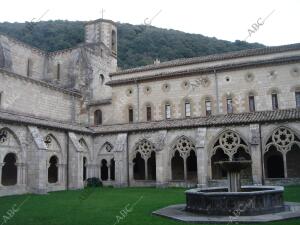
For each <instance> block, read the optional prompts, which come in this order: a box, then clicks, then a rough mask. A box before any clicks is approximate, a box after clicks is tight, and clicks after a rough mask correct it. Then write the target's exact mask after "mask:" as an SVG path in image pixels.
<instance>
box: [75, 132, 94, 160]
mask: <svg viewBox="0 0 300 225" xmlns="http://www.w3.org/2000/svg"><path fill="white" fill-rule="evenodd" d="M78 142H79V145H80V146H81V148H82V151H83V155H84V156H85V157H87V160H88V162H90V161H91V152H90V148H89V146H88V144H87V142H86V140H85V139H84V138H83V137H81V138H80V139H79V140H78Z"/></svg>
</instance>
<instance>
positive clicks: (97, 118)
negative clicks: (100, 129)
mask: <svg viewBox="0 0 300 225" xmlns="http://www.w3.org/2000/svg"><path fill="white" fill-rule="evenodd" d="M94 124H95V125H101V124H102V111H101V110H100V109H98V110H96V111H95V112H94Z"/></svg>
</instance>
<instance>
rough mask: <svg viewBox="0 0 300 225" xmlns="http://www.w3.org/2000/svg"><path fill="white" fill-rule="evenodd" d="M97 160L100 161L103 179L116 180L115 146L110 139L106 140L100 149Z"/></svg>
mask: <svg viewBox="0 0 300 225" xmlns="http://www.w3.org/2000/svg"><path fill="white" fill-rule="evenodd" d="M97 160H98V163H99V168H100V178H101V180H102V181H113V180H115V159H114V146H113V145H112V144H111V143H110V142H109V141H106V142H104V144H103V145H102V146H101V148H100V149H99V151H98V156H97Z"/></svg>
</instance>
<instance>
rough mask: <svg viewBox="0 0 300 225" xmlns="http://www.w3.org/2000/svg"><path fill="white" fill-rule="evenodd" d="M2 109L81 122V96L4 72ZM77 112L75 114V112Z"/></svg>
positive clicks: (0, 87)
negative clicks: (79, 113)
mask: <svg viewBox="0 0 300 225" xmlns="http://www.w3.org/2000/svg"><path fill="white" fill-rule="evenodd" d="M0 92H2V98H1V108H2V109H4V110H9V111H14V112H19V113H24V114H29V115H32V116H38V117H43V118H49V119H52V120H58V121H68V122H75V121H76V122H79V115H78V114H77V113H76V112H79V106H80V96H78V94H75V93H73V94H72V93H71V92H69V91H66V90H64V89H61V88H57V87H54V86H51V85H48V84H47V83H44V82H40V81H36V80H32V79H29V78H24V79H23V78H22V77H20V76H19V75H14V74H11V73H8V72H5V71H0ZM73 112H75V113H73Z"/></svg>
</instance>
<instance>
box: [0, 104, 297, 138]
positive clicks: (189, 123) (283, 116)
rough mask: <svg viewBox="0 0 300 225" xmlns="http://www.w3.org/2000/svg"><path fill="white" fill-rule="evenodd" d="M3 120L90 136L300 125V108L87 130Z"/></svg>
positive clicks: (0, 117)
mask: <svg viewBox="0 0 300 225" xmlns="http://www.w3.org/2000/svg"><path fill="white" fill-rule="evenodd" d="M0 121H1V122H9V123H16V124H20V123H21V124H25V125H34V126H41V127H50V128H53V129H60V130H66V131H75V132H82V133H89V134H113V133H120V132H137V131H151V130H162V129H167V130H168V129H185V128H195V127H217V126H233V125H247V124H251V123H260V124H261V123H274V122H289V121H299V122H300V109H282V110H276V111H260V112H252V113H237V114H226V115H213V116H208V117H195V118H189V119H186V118H185V119H173V120H162V121H153V122H139V123H130V124H128V123H127V124H115V125H100V126H97V127H87V126H86V125H83V124H76V123H70V122H62V121H56V120H52V119H46V118H41V117H37V116H32V115H25V114H21V113H16V112H10V111H6V110H0Z"/></svg>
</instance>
